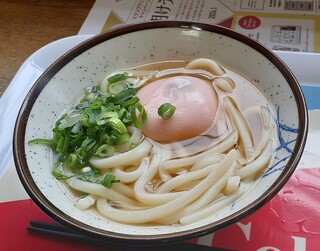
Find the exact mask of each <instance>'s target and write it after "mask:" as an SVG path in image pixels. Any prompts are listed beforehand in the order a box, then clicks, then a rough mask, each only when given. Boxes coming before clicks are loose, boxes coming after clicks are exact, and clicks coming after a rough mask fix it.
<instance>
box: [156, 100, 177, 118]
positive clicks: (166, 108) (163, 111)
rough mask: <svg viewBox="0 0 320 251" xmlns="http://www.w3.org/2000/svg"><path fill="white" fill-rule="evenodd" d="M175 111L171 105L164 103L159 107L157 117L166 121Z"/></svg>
mask: <svg viewBox="0 0 320 251" xmlns="http://www.w3.org/2000/svg"><path fill="white" fill-rule="evenodd" d="M175 111H176V107H175V106H173V105H171V104H170V103H164V104H162V105H161V106H160V107H159V109H158V115H159V116H160V117H161V118H163V119H164V120H168V119H170V118H171V117H172V116H173V114H174V112H175Z"/></svg>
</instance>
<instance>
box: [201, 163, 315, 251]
mask: <svg viewBox="0 0 320 251" xmlns="http://www.w3.org/2000/svg"><path fill="white" fill-rule="evenodd" d="M319 184H320V168H312V169H302V170H296V172H295V173H294V175H293V176H292V177H291V179H290V180H289V181H288V183H287V184H286V185H285V187H284V188H283V189H282V190H281V191H280V192H279V193H278V194H277V195H276V196H275V197H274V198H273V199H272V200H271V201H270V202H269V203H267V204H266V205H265V206H264V207H262V208H261V209H260V210H258V211H257V212H255V213H254V214H252V215H251V216H249V217H248V218H246V219H244V220H242V221H241V222H239V223H237V224H234V225H232V226H230V227H228V228H226V229H223V230H221V231H219V232H216V233H215V234H213V235H212V236H211V239H210V238H208V237H204V238H203V239H202V240H201V238H200V239H199V240H198V243H201V242H202V243H203V244H207V245H213V246H216V247H224V248H229V249H231V250H241V251H242V250H246V251H251V250H252V251H283V250H286V251H309V250H310V251H313V250H319V243H320V185H319ZM230 236H232V241H230ZM205 238H206V239H205ZM205 240H206V242H207V243H204V241H205ZM208 242H209V243H208Z"/></svg>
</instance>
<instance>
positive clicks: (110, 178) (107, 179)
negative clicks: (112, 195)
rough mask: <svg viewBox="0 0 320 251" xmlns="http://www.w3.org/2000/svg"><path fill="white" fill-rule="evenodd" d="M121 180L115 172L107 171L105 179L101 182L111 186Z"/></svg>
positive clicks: (105, 185)
mask: <svg viewBox="0 0 320 251" xmlns="http://www.w3.org/2000/svg"><path fill="white" fill-rule="evenodd" d="M119 182H120V180H118V179H117V177H116V176H115V175H114V174H112V173H107V174H106V175H105V176H104V178H103V181H102V182H101V184H102V185H103V186H104V187H107V188H111V187H112V185H113V184H114V183H119Z"/></svg>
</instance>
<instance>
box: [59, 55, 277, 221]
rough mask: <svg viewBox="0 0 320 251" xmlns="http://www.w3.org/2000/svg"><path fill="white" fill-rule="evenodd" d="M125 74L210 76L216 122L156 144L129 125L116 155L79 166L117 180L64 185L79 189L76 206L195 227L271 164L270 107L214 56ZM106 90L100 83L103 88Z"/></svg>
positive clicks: (145, 81) (140, 82)
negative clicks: (196, 132) (197, 132)
mask: <svg viewBox="0 0 320 251" xmlns="http://www.w3.org/2000/svg"><path fill="white" fill-rule="evenodd" d="M121 72H122V73H123V72H126V73H128V76H129V79H130V81H131V82H132V83H133V85H135V86H136V87H138V88H144V86H147V85H149V84H151V83H152V82H153V81H155V80H156V79H161V78H166V77H168V76H193V77H196V78H201V79H206V81H209V82H210V83H211V87H212V88H213V90H214V92H215V93H216V94H217V97H218V100H219V107H218V111H217V114H216V118H215V122H214V123H212V126H211V127H210V128H208V130H206V131H205V132H203V133H201V134H200V135H198V136H196V137H192V138H189V139H184V140H181V141H175V142H157V141H156V140H153V139H150V138H148V137H146V136H145V135H144V134H143V129H141V128H136V127H135V126H133V125H129V126H128V131H129V135H130V138H129V139H128V141H127V142H126V143H123V144H119V145H117V146H116V147H115V148H116V151H115V152H114V153H113V154H112V155H111V156H108V157H105V158H100V157H96V156H93V157H91V158H90V160H89V161H88V165H87V166H86V167H83V169H82V170H84V171H86V170H89V171H90V170H92V169H95V170H98V172H99V174H100V175H104V174H106V173H112V174H113V175H114V176H115V177H116V178H117V179H118V181H119V182H116V183H114V184H113V185H112V187H111V188H107V187H105V186H102V185H101V184H99V183H95V182H90V181H87V180H84V179H80V178H79V177H77V176H76V175H75V176H72V177H69V178H67V179H66V180H65V182H66V184H67V185H68V186H69V188H71V190H72V191H77V193H76V195H77V196H76V198H77V202H76V206H77V207H78V208H79V209H81V210H97V211H98V212H99V213H100V214H101V215H103V216H104V217H106V218H108V219H110V220H113V221H117V222H120V223H125V224H145V223H148V224H155V225H161V224H183V225H185V224H191V223H193V222H196V221H199V220H202V219H205V218H206V217H209V216H212V215H213V214H215V213H216V212H218V211H219V210H221V209H223V208H225V207H230V206H231V205H232V204H233V203H235V202H236V201H237V199H239V198H240V197H241V196H243V195H244V194H245V192H246V191H247V190H248V189H250V187H251V186H252V184H253V183H254V180H255V179H257V178H259V177H261V175H262V174H263V172H264V171H265V170H266V168H267V167H268V166H270V165H271V163H272V160H273V156H274V149H275V145H276V144H277V142H276V141H277V129H276V125H275V122H274V120H273V108H272V107H271V105H270V104H269V102H268V101H267V100H266V99H265V98H264V96H263V95H262V94H261V93H260V92H259V91H258V89H257V88H256V87H254V86H253V85H252V84H251V83H250V82H249V81H247V80H245V79H244V78H242V77H241V76H239V75H238V74H236V73H235V72H233V71H231V70H229V69H227V68H224V67H222V66H221V65H220V64H218V63H217V62H215V61H213V60H211V59H196V60H193V61H191V62H184V61H174V62H159V63H153V64H149V65H142V66H138V67H135V68H132V69H125V70H123V71H121ZM113 74H114V73H113ZM113 74H110V75H109V76H108V78H110V76H112V75H113ZM108 78H106V79H108ZM107 89H108V81H107V80H103V81H102V83H101V85H100V91H101V92H106V91H107ZM173 116H174V115H173ZM195 123H197V121H195ZM132 144H134V146H135V147H134V148H132V149H131V148H130V146H132ZM79 192H80V194H81V196H79Z"/></svg>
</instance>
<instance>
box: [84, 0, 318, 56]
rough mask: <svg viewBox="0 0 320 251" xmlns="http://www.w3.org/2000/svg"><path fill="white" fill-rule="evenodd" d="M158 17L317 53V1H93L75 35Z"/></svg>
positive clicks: (280, 47)
mask: <svg viewBox="0 0 320 251" xmlns="http://www.w3.org/2000/svg"><path fill="white" fill-rule="evenodd" d="M161 20H189V21H197V22H206V23H210V24H217V25H221V26H225V27H227V28H231V29H233V30H235V31H238V32H240V33H242V34H244V35H247V36H248V37H251V38H253V39H255V40H256V41H259V42H261V43H262V44H264V45H266V46H267V47H269V48H270V49H272V50H279V51H296V52H320V1H319V0H301V1H293V0H265V1H260V0H227V1H225V0H136V1H132V0H110V1H104V0H97V1H96V3H95V5H94V6H93V8H92V10H91V12H90V13H89V15H88V17H87V19H86V21H85V22H84V24H83V26H82V28H81V29H80V32H79V34H98V33H100V32H103V31H107V30H109V29H111V28H113V27H116V26H119V25H123V24H131V23H136V22H146V21H161Z"/></svg>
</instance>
